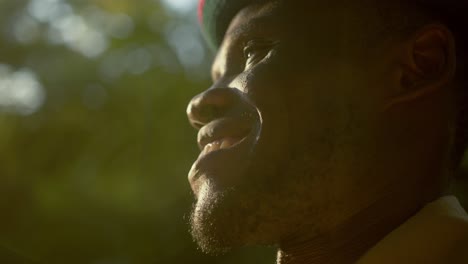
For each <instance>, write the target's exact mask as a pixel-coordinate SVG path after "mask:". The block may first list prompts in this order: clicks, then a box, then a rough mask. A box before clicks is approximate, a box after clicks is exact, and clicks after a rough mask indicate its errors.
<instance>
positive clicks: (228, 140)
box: [220, 138, 237, 149]
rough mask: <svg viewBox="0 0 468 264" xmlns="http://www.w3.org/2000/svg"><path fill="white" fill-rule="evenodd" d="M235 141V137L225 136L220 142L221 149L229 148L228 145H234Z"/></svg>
mask: <svg viewBox="0 0 468 264" xmlns="http://www.w3.org/2000/svg"><path fill="white" fill-rule="evenodd" d="M236 142H237V139H235V138H225V139H224V140H223V142H222V143H221V147H220V148H222V149H225V148H229V147H230V146H232V145H234V144H235V143H236Z"/></svg>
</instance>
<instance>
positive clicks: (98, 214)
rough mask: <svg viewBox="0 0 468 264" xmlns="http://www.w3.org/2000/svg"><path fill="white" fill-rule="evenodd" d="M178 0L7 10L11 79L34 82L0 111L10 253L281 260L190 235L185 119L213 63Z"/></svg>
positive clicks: (4, 54)
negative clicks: (207, 249) (216, 249)
mask: <svg viewBox="0 0 468 264" xmlns="http://www.w3.org/2000/svg"><path fill="white" fill-rule="evenodd" d="M172 2H177V1H172ZM179 2H181V1H179ZM182 2H183V1H182ZM186 2H187V1H186ZM168 3H169V1H166V2H165V3H162V2H158V1H155V0H153V1H150V0H139V1H137V2H136V1H132V0H112V1H110V0H95V1H92V0H81V1H78V0H73V1H72V0H69V1H65V0H1V1H0V22H1V27H0V34H1V41H0V65H1V67H3V70H4V76H3V78H4V79H5V78H7V77H8V76H7V75H8V74H10V75H11V76H13V75H14V74H17V73H18V72H28V73H29V75H28V76H29V77H30V78H29V79H27V80H30V79H31V78H32V79H33V82H34V84H35V85H32V86H31V87H32V88H31V89H29V90H26V91H25V93H26V94H24V95H23V96H22V97H21V96H19V97H18V96H17V97H12V98H13V99H11V102H9V103H8V102H7V103H4V104H2V102H0V107H1V110H2V112H1V114H0V126H1V128H2V129H0V181H1V184H0V210H1V219H0V234H1V235H0V244H1V245H3V246H5V247H7V248H10V249H13V250H14V251H17V252H20V253H21V254H23V255H25V256H28V257H31V258H33V259H37V260H42V261H43V262H44V263H96V264H97V263H103V264H104V263H106V264H114V263H115V264H123V263H129V264H130V263H132V264H133V263H136V264H138V263H142V264H143V263H272V262H274V253H273V251H271V250H268V249H267V250H254V252H251V251H250V250H240V251H237V252H234V253H232V254H229V255H226V256H219V257H207V256H205V255H203V254H202V253H200V252H199V250H197V248H196V245H195V243H194V242H193V241H192V239H191V237H190V235H189V233H188V224H187V222H188V220H187V214H188V212H189V211H190V207H191V203H192V202H193V198H192V196H191V191H190V188H189V185H188V182H187V177H186V175H187V172H188V170H189V168H190V166H191V163H192V162H193V160H194V159H195V158H196V156H197V153H198V150H197V147H196V142H195V139H196V133H195V131H194V130H193V129H191V127H190V126H189V124H188V122H187V120H186V116H185V109H186V104H187V103H188V101H189V100H190V98H191V97H192V96H193V95H194V94H196V93H198V92H199V91H201V90H202V89H205V88H206V87H208V85H209V81H208V76H209V75H208V72H209V59H210V56H209V54H208V53H207V52H206V51H205V48H204V46H203V45H202V41H201V39H200V36H199V32H198V29H197V23H196V17H195V13H196V12H195V11H194V5H193V3H192V4H191V5H190V6H189V7H188V8H187V7H186V6H179V9H174V7H171V6H168ZM182 4H183V3H182ZM176 7H177V6H176ZM182 7H184V8H185V9H181V8H182ZM1 67H0V78H2V77H1ZM17 75H18V74H17ZM18 76H20V75H18ZM5 83H6V84H5ZM26 83H27V82H26ZM29 83H31V81H30V82H29ZM5 85H10V89H13V88H12V85H13V84H12V83H11V82H10V83H9V84H8V82H5V80H3V86H2V82H1V81H0V93H2V89H3V90H5V89H7V87H6V86H5ZM7 90H8V89H7ZM10 92H11V91H10ZM41 94H42V96H43V100H42V99H41ZM28 96H29V97H28ZM15 98H16V99H15ZM28 98H29V99H28ZM34 98H36V99H34ZM38 98H39V99H38ZM15 100H16V101H15ZM22 100H23V101H22ZM28 100H29V101H28ZM34 100H35V101H34ZM41 100H42V101H41ZM25 104H26V106H25ZM28 104H30V105H29V106H28ZM25 107H26V108H25ZM28 107H29V108H28ZM24 108H25V109H26V110H25V109H24Z"/></svg>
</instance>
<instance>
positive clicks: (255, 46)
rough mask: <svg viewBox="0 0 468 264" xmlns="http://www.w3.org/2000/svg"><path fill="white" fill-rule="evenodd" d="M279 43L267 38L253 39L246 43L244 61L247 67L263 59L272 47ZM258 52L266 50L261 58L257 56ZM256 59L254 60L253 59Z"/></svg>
mask: <svg viewBox="0 0 468 264" xmlns="http://www.w3.org/2000/svg"><path fill="white" fill-rule="evenodd" d="M276 44H277V43H276V42H274V41H267V40H251V41H248V42H247V43H246V44H244V50H243V52H244V61H245V68H248V67H249V66H250V65H252V64H253V63H256V62H258V61H260V60H261V59H263V58H264V57H265V56H266V55H267V54H268V52H269V51H270V50H271V48H272V47H273V46H274V45H276ZM257 52H264V54H263V55H262V56H261V57H260V58H256V56H255V55H256V54H252V53H257ZM252 60H254V61H252Z"/></svg>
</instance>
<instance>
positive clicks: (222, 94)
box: [187, 86, 239, 129]
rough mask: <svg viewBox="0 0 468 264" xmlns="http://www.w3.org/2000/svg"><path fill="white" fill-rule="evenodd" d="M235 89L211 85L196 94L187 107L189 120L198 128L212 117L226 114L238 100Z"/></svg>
mask: <svg viewBox="0 0 468 264" xmlns="http://www.w3.org/2000/svg"><path fill="white" fill-rule="evenodd" d="M237 93H238V91H237V89H234V88H228V87H219V86H212V87H210V88H209V89H207V90H205V91H203V92H202V93H200V94H198V95H196V96H195V97H194V98H193V99H192V100H191V101H190V103H189V105H188V107H187V116H188V119H189V122H190V123H191V125H192V126H193V127H195V128H196V129H200V128H201V127H202V126H204V125H205V124H207V123H209V122H211V121H212V120H213V119H216V118H219V117H222V116H224V115H226V114H227V113H228V112H229V111H230V109H232V108H233V106H234V105H236V102H237V101H238V100H239V95H238V94H237Z"/></svg>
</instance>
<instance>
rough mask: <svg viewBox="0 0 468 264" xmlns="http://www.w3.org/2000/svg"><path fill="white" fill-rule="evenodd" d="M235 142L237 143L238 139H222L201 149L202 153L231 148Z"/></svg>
mask: <svg viewBox="0 0 468 264" xmlns="http://www.w3.org/2000/svg"><path fill="white" fill-rule="evenodd" d="M237 142H238V139H235V138H223V139H221V140H216V141H213V142H211V143H208V144H206V145H205V148H204V149H203V153H204V154H208V153H210V152H213V151H216V150H220V149H226V148H229V147H231V146H232V145H234V144H235V143H237Z"/></svg>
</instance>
